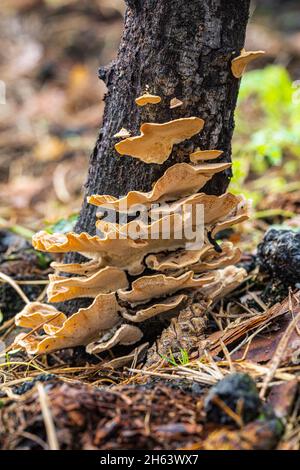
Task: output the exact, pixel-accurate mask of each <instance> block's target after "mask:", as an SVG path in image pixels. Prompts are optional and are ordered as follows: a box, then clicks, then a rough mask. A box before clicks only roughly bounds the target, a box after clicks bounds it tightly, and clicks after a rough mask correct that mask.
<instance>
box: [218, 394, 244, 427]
mask: <svg viewBox="0 0 300 470" xmlns="http://www.w3.org/2000/svg"><path fill="white" fill-rule="evenodd" d="M213 402H214V403H215V404H216V405H217V406H218V407H219V408H221V410H222V411H224V413H225V414H227V415H228V416H229V417H230V418H231V419H233V421H234V422H235V423H236V424H237V425H238V426H239V427H240V428H242V427H243V425H244V423H243V420H242V418H241V416H239V415H238V414H237V413H235V412H234V411H233V410H232V409H231V408H229V406H228V405H226V403H225V402H224V401H223V400H221V398H220V397H218V396H217V395H216V396H214V397H213ZM239 408H241V404H239Z"/></svg>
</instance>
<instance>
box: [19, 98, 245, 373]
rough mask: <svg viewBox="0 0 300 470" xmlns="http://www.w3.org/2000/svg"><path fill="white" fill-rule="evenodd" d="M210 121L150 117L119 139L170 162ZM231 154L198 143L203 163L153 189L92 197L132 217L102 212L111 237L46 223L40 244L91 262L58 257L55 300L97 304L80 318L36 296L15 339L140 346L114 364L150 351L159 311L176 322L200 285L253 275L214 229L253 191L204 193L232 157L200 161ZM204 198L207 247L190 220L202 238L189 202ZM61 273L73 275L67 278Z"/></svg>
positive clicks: (40, 349)
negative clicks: (149, 336) (187, 229)
mask: <svg viewBox="0 0 300 470" xmlns="http://www.w3.org/2000/svg"><path fill="white" fill-rule="evenodd" d="M144 98H145V97H144ZM148 98H149V95H148ZM148 98H147V99H148ZM203 124H204V121H203V120H202V119H200V118H195V117H191V118H182V119H178V120H175V121H171V122H168V123H164V124H143V125H142V127H141V135H140V136H138V137H130V138H128V139H125V140H123V141H121V142H119V143H118V144H116V149H117V150H118V151H119V152H120V153H121V154H124V155H131V156H133V157H134V158H139V159H140V160H142V161H144V162H146V163H153V162H154V163H159V164H161V163H163V162H164V161H165V160H166V159H167V158H168V157H169V155H170V153H171V151H172V148H173V145H174V144H176V143H180V142H182V141H183V140H185V139H188V138H190V137H192V136H193V135H195V134H197V133H198V132H199V131H200V130H201V129H202V127H203ZM221 153H222V152H221V151H219V150H206V151H204V150H202V151H201V150H197V151H195V152H194V153H193V154H191V155H190V159H191V161H192V162H193V163H196V164H192V163H177V164H175V165H173V166H171V167H170V168H168V169H167V170H166V171H165V173H164V174H163V175H162V176H161V177H160V178H159V179H158V180H157V181H156V182H155V184H154V185H153V188H152V190H151V191H149V192H139V191H131V192H129V193H128V194H127V195H126V196H124V197H121V198H115V197H113V196H110V195H91V196H90V197H89V198H88V202H89V203H91V204H94V205H96V206H99V207H100V208H104V209H112V210H113V211H114V212H115V213H117V212H119V213H120V214H121V213H122V214H124V213H127V214H130V216H131V220H130V222H127V223H124V224H123V223H114V222H111V221H109V222H107V221H106V220H105V219H104V218H103V212H102V216H101V218H100V219H99V220H97V221H96V222H95V224H96V228H97V229H98V230H99V231H100V232H101V235H94V236H91V235H89V234H88V233H84V232H83V233H79V234H77V233H73V232H70V233H65V234H62V233H54V234H49V233H47V232H45V231H41V232H38V233H37V234H36V235H34V236H33V246H34V248H35V249H37V250H41V251H45V252H50V253H67V252H77V253H80V254H81V255H83V256H84V257H85V258H87V261H86V262H84V263H72V264H65V263H59V262H54V263H52V265H51V266H52V268H53V269H54V270H55V272H54V274H51V275H50V277H49V281H50V282H49V286H48V290H47V294H48V301H49V302H61V301H65V300H68V299H74V298H80V297H86V298H91V299H92V303H91V305H90V306H89V307H87V308H80V309H79V310H78V311H77V312H75V313H73V314H72V315H71V316H70V317H67V316H66V315H65V314H64V313H63V312H61V311H60V310H57V309H56V308H55V307H53V306H51V305H48V304H45V303H39V302H32V303H30V304H29V305H27V306H26V307H25V308H24V309H23V310H22V312H20V313H19V314H18V315H17V316H16V324H17V325H18V326H20V327H22V328H26V329H29V330H30V331H29V332H21V333H20V334H19V335H18V336H17V338H16V340H15V344H16V345H17V346H19V347H22V348H25V349H26V351H27V352H28V353H30V354H43V353H49V352H52V351H56V350H58V349H63V348H71V347H75V346H85V347H86V351H87V352H88V353H90V354H98V353H102V352H103V351H106V350H109V349H111V348H114V347H115V346H117V345H131V344H136V343H138V344H137V348H136V349H135V350H134V351H132V352H131V353H129V354H127V355H125V356H123V357H121V358H118V357H117V358H114V359H112V360H111V361H109V362H107V363H106V364H107V366H108V367H109V366H111V367H118V366H121V365H124V364H126V363H128V362H130V361H132V360H134V358H136V357H140V352H141V351H144V350H145V346H144V345H141V344H139V342H140V341H141V339H142V337H143V332H144V333H145V331H146V329H145V326H144V327H142V324H143V322H146V321H147V320H149V319H151V318H153V317H157V316H163V318H165V319H167V320H169V319H172V318H173V317H174V316H175V317H176V315H178V314H179V313H180V311H181V310H182V309H184V308H185V307H184V305H186V304H187V302H189V301H190V299H191V294H192V292H194V293H197V295H199V296H200V297H201V299H202V301H203V303H204V304H205V302H207V303H206V305H210V304H211V302H214V301H216V300H218V299H220V298H222V297H223V296H224V295H225V294H226V293H227V292H229V291H231V290H233V289H234V288H235V287H237V286H238V285H239V284H240V283H241V282H242V281H243V280H244V279H245V277H246V272H245V270H243V269H242V268H237V267H236V266H234V264H235V263H237V262H238V261H239V258H240V250H239V249H238V248H237V247H235V246H234V245H233V244H232V243H230V242H226V241H223V242H222V243H220V244H219V245H218V244H217V243H216V242H215V241H214V237H215V236H216V234H217V233H218V232H219V231H220V230H223V229H224V228H227V227H231V226H233V225H235V224H237V223H239V222H241V221H243V220H245V219H247V217H248V210H249V205H248V203H247V202H246V201H245V200H244V199H243V197H241V196H236V195H233V194H231V193H226V194H223V195H221V196H214V195H207V194H205V193H201V192H199V191H201V189H202V188H203V186H204V185H205V184H206V183H207V181H209V180H210V179H211V178H212V177H213V176H214V175H215V174H216V173H219V172H221V171H224V170H226V169H227V168H229V167H230V164H229V163H210V162H209V163H206V164H203V163H201V164H197V162H198V160H211V159H214V158H217V157H218V156H220V155H221ZM152 204H155V208H154V209H153V207H152ZM198 205H201V207H202V208H203V214H204V217H203V218H202V219H201V224H202V225H201V230H203V239H202V240H201V243H202V246H197V248H194V249H190V246H189V243H190V242H191V240H190V238H189V237H187V236H186V234H185V233H184V231H183V227H184V224H185V223H186V222H187V221H188V222H189V223H191V226H192V228H193V229H195V230H194V232H193V233H194V235H195V237H196V236H197V230H198V229H199V230H200V228H199V227H200V226H198V222H197V220H196V219H195V218H194V216H193V214H192V215H191V214H190V213H189V212H188V211H187V207H188V206H191V207H192V208H194V207H196V206H198ZM139 206H143V208H144V210H145V212H146V215H147V218H146V221H145V220H144V219H142V220H140V219H139V217H138V216H137V214H136V215H135V216H133V217H132V214H133V212H134V210H136V209H137V207H139ZM100 210H101V209H100ZM116 220H117V219H116ZM119 220H120V218H119ZM165 227H168V232H167V236H166V234H165V231H164V230H165ZM179 235H180V236H179ZM60 272H62V273H69V274H70V275H71V276H70V277H63V276H62V275H60V274H59V273H60ZM142 273H144V274H143V275H142ZM173 320H174V318H173ZM137 324H138V325H139V326H141V328H139V327H138V326H137Z"/></svg>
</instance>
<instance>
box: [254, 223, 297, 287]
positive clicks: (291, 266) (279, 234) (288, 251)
mask: <svg viewBox="0 0 300 470" xmlns="http://www.w3.org/2000/svg"><path fill="white" fill-rule="evenodd" d="M257 261H258V264H259V267H260V270H261V271H262V272H267V273H268V274H269V275H270V276H271V278H273V279H274V280H276V279H277V280H280V281H281V282H282V283H283V284H284V285H286V286H292V287H294V286H296V284H298V283H299V282H300V230H298V231H293V230H285V229H280V230H277V229H274V228H272V229H270V230H268V232H267V233H266V234H265V236H264V239H263V241H262V242H261V243H260V244H259V245H258V247H257Z"/></svg>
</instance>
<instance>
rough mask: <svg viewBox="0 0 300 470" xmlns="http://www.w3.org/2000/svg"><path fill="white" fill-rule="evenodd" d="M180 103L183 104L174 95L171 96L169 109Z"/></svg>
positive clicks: (177, 106) (178, 105) (176, 106)
mask: <svg viewBox="0 0 300 470" xmlns="http://www.w3.org/2000/svg"><path fill="white" fill-rule="evenodd" d="M182 105H183V102H182V101H181V100H179V99H178V98H176V97H175V98H172V99H171V101H170V109H175V108H179V107H180V106H182Z"/></svg>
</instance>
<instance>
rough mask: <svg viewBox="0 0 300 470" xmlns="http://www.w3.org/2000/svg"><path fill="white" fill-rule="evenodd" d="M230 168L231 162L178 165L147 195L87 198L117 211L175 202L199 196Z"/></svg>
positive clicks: (136, 192) (134, 194)
mask: <svg viewBox="0 0 300 470" xmlns="http://www.w3.org/2000/svg"><path fill="white" fill-rule="evenodd" d="M230 166H231V165H230V163H214V164H207V165H205V164H203V165H197V166H193V165H189V164H188V163H176V164H175V165H173V166H171V167H170V168H168V169H167V170H166V171H165V173H164V174H163V176H162V177H161V178H159V179H158V180H157V181H156V183H155V184H154V186H153V189H152V191H149V192H146V193H143V192H139V191H130V192H129V193H128V194H127V195H126V196H124V197H121V198H119V199H118V198H116V197H114V196H109V195H93V196H89V197H88V202H89V203H90V204H94V205H95V206H100V207H104V208H106V209H113V210H116V211H118V212H130V211H132V210H134V209H135V207H136V206H138V205H144V206H147V207H149V206H150V204H152V203H163V202H166V201H174V200H176V199H181V198H182V197H185V196H188V195H191V194H193V193H197V192H198V191H199V190H200V189H201V188H202V187H203V186H204V185H205V184H206V183H207V182H208V181H209V180H210V179H211V178H212V177H213V176H214V175H215V174H217V173H220V172H221V171H224V170H226V169H227V168H230Z"/></svg>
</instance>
